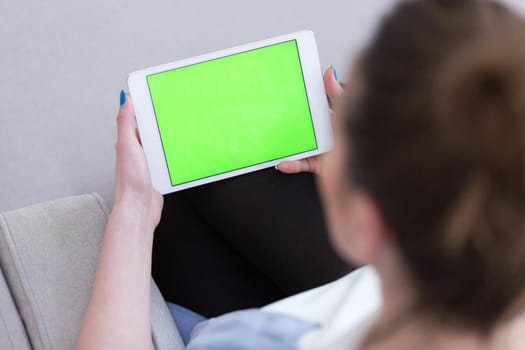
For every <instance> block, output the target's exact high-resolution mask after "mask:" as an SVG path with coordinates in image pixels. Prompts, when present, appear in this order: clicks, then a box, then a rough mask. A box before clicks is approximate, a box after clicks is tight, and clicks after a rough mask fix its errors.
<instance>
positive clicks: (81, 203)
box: [0, 194, 182, 350]
mask: <svg viewBox="0 0 525 350" xmlns="http://www.w3.org/2000/svg"><path fill="white" fill-rule="evenodd" d="M107 215H108V210H107V208H106V206H105V205H104V203H103V201H102V199H101V198H100V197H99V196H98V195H96V194H92V195H83V196H77V197H70V198H64V199H60V200H57V201H53V202H48V203H43V204H38V205H35V206H31V207H27V208H24V209H20V210H16V211H12V212H7V213H4V214H2V215H0V265H1V267H2V270H3V271H4V275H5V279H6V282H7V285H8V286H9V289H10V290H11V294H12V295H13V300H14V302H15V304H16V306H17V309H18V311H19V313H20V315H21V318H22V321H23V322H24V324H25V328H26V331H27V335H28V337H29V339H30V342H31V344H32V347H33V348H34V349H46V350H47V349H53V350H61V349H68V350H69V349H73V348H74V346H75V342H76V339H77V337H78V334H79V330H80V326H81V323H82V318H83V314H84V310H85V308H86V305H87V303H88V300H89V296H90V292H91V286H92V282H93V277H94V273H95V270H96V266H97V260H98V255H99V251H100V248H101V244H102V239H103V234H104V229H105V224H106V221H107ZM162 304H164V301H163V300H162V296H161V295H160V293H159V292H158V290H157V288H156V286H155V284H154V283H153V282H152V329H153V338H154V339H153V342H154V344H155V345H156V348H157V349H161V350H162V349H168V348H169V349H170V350H171V349H179V348H182V342H181V341H180V337H179V336H178V334H177V333H176V330H175V325H174V324H173V320H172V319H171V318H170V317H169V311H168V310H167V307H166V306H165V305H164V309H165V310H163V309H162V307H161V306H159V305H162ZM170 322H171V323H170ZM2 349H3V348H2Z"/></svg>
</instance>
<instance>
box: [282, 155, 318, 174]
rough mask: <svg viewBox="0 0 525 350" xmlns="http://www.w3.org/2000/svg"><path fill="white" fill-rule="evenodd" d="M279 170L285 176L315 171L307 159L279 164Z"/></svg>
mask: <svg viewBox="0 0 525 350" xmlns="http://www.w3.org/2000/svg"><path fill="white" fill-rule="evenodd" d="M277 170H279V171H280V172H282V173H285V174H297V173H304V172H312V171H313V169H311V164H310V162H308V160H306V159H301V160H296V161H285V162H282V163H279V165H278V166H277Z"/></svg>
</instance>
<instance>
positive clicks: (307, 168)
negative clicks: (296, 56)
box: [277, 67, 343, 175]
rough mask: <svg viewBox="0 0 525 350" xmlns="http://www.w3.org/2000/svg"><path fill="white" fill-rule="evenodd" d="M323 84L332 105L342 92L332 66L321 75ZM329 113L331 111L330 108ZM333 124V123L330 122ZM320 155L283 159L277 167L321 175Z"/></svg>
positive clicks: (289, 170)
mask: <svg viewBox="0 0 525 350" xmlns="http://www.w3.org/2000/svg"><path fill="white" fill-rule="evenodd" d="M323 79H324V86H325V89H326V94H327V95H328V98H329V100H330V103H331V104H332V105H334V104H335V101H336V100H337V98H338V97H339V96H340V95H341V94H342V93H343V88H342V87H341V84H339V82H338V81H337V79H336V75H335V71H334V68H333V67H330V68H328V69H327V70H326V71H325V73H324V76H323ZM330 113H331V115H333V113H334V112H333V111H332V110H330ZM332 125H333V123H332ZM321 157H322V155H318V156H314V157H309V158H305V159H300V160H295V161H284V162H281V163H279V165H278V166H277V169H278V170H279V171H280V172H282V173H285V174H297V173H302V172H310V173H314V174H317V175H321V161H320V158H321Z"/></svg>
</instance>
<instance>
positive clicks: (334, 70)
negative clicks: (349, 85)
mask: <svg viewBox="0 0 525 350" xmlns="http://www.w3.org/2000/svg"><path fill="white" fill-rule="evenodd" d="M332 71H333V72H334V78H335V80H337V81H339V78H338V77H337V70H336V69H335V67H334V66H332Z"/></svg>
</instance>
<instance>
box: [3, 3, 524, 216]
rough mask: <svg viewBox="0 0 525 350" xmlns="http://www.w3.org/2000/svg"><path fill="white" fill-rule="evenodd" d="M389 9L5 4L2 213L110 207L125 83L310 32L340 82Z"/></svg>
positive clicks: (293, 5)
mask: <svg viewBox="0 0 525 350" xmlns="http://www.w3.org/2000/svg"><path fill="white" fill-rule="evenodd" d="M393 2H394V1H393V0H367V1H362V0H361V1H359V0H346V1H343V0H324V1H312V0H309V1H304V0H303V1H300V0H289V1H283V0H281V1H278V0H266V1H257V2H255V1H241V0H223V1H218V0H200V1H199V0H194V1H181V0H152V1H138V0H128V1H124V0H91V1H71V0H67V1H66V0H50V1H37V0H17V1H9V0H1V2H0V16H1V17H0V44H1V46H0V47H1V51H0V142H1V143H0V164H1V167H2V168H1V171H0V186H1V187H0V188H1V192H0V211H3V210H7V209H14V208H17V207H20V206H24V205H28V204H32V203H35V202H38V201H43V200H48V199H52V198H56V197H61V196H66V195H74V194H79V193H84V192H91V191H96V192H99V193H101V194H102V195H103V196H104V197H105V198H106V199H107V200H108V202H110V201H111V198H112V193H113V184H114V142H115V113H116V110H117V108H118V94H119V91H120V89H121V88H125V87H126V77H127V74H128V73H129V72H131V71H133V70H136V69H140V68H145V67H148V66H152V65H157V64H161V63H166V62H170V61H173V60H176V59H180V58H186V57H189V56H193V55H197V54H202V53H206V52H208V51H213V50H217V49H222V48H226V47H230V46H234V45H238V44H242V43H246V42H250V41H254V40H259V39H264V38H266V37H271V36H275V35H279V34H284V33H288V32H292V31H296V30H300V29H312V30H314V31H315V32H316V34H317V39H318V44H319V49H320V54H321V60H322V64H323V65H324V66H328V65H330V64H334V65H335V66H336V67H337V68H338V70H339V71H340V75H343V74H344V73H345V71H346V69H347V67H348V64H349V62H350V61H351V59H352V58H353V56H354V55H355V53H356V52H357V51H358V50H359V48H360V47H362V45H363V44H364V42H365V41H366V39H367V38H368V37H369V35H370V34H371V33H372V30H373V28H374V26H375V24H376V22H377V20H378V19H379V17H380V16H381V14H382V13H384V12H385V11H386V10H387V9H388V8H389V6H391V5H392V3H393ZM512 2H514V3H515V4H517V5H519V6H521V7H522V8H524V9H525V4H524V3H523V1H522V0H513V1H512Z"/></svg>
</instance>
